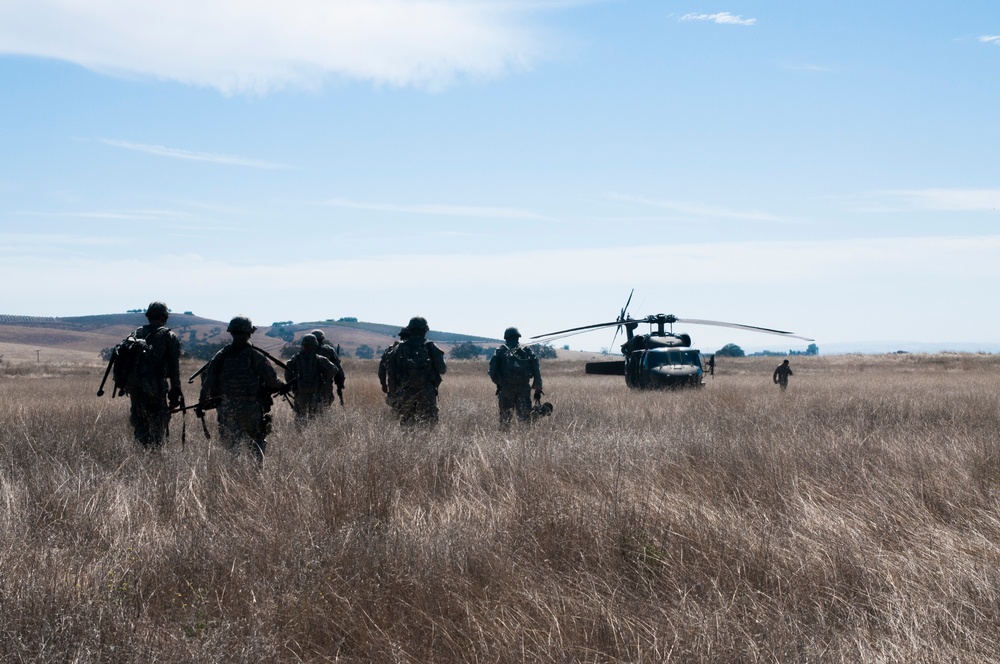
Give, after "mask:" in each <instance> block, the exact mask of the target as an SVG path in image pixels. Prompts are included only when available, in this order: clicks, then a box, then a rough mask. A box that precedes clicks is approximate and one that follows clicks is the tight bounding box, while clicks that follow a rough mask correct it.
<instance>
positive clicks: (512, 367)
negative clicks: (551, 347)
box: [503, 346, 534, 382]
mask: <svg viewBox="0 0 1000 664" xmlns="http://www.w3.org/2000/svg"><path fill="white" fill-rule="evenodd" d="M504 348H507V347H506V346H504ZM532 359H533V358H532V356H531V351H530V350H528V349H527V348H525V347H523V346H518V347H517V348H507V352H506V353H504V366H503V377H504V379H505V380H508V381H517V382H520V381H525V380H528V379H530V378H531V377H532V376H533V375H534V371H533V366H532Z"/></svg>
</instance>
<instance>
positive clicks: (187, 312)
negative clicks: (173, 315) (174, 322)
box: [184, 311, 194, 316]
mask: <svg viewBox="0 0 1000 664" xmlns="http://www.w3.org/2000/svg"><path fill="white" fill-rule="evenodd" d="M184 315H185V316H194V312H193V311H185V312H184Z"/></svg>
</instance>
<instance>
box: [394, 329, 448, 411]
mask: <svg viewBox="0 0 1000 664" xmlns="http://www.w3.org/2000/svg"><path fill="white" fill-rule="evenodd" d="M406 329H407V331H408V332H409V335H410V336H409V338H408V339H406V341H402V342H400V343H399V345H398V346H396V349H395V350H394V351H392V354H391V357H390V359H389V361H388V362H387V366H386V380H387V384H388V385H394V386H395V394H394V395H390V396H391V397H392V399H393V401H394V402H395V404H396V408H395V410H396V413H397V414H398V415H399V421H400V422H401V423H402V424H415V423H421V422H425V423H431V424H433V423H435V422H437V420H438V405H437V397H438V386H439V385H440V384H441V376H442V375H443V374H444V373H445V371H447V366H446V365H445V361H444V351H442V350H441V349H440V348H438V347H437V346H436V345H435V344H434V343H433V342H431V341H427V339H426V338H425V335H426V334H427V332H428V330H429V328H428V326H427V321H426V320H424V319H423V318H421V317H414V318H411V319H410V324H409V325H407V326H406ZM390 405H391V404H390Z"/></svg>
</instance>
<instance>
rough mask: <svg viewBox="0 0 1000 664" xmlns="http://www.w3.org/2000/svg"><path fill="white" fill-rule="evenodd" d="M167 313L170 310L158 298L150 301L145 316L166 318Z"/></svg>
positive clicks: (150, 318)
mask: <svg viewBox="0 0 1000 664" xmlns="http://www.w3.org/2000/svg"><path fill="white" fill-rule="evenodd" d="M169 315H170V310H169V309H167V305H166V304H165V303H163V302H160V301H159V300H157V301H156V302H150V303H149V306H148V307H146V318H148V319H149V320H167V317H168V316H169Z"/></svg>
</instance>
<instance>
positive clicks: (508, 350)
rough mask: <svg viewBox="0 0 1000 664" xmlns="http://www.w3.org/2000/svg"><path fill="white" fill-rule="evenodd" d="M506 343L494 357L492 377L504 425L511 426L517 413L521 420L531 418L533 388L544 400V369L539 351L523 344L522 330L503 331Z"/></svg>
mask: <svg viewBox="0 0 1000 664" xmlns="http://www.w3.org/2000/svg"><path fill="white" fill-rule="evenodd" d="M503 338H504V345H503V346H500V347H499V348H497V349H496V351H495V352H494V353H493V357H492V358H490V369H489V374H490V379H491V380H492V381H493V383H494V384H495V385H496V386H497V410H498V412H499V417H500V427H501V428H502V429H506V428H508V427H509V426H510V423H511V420H512V419H513V416H514V414H515V413H516V414H517V419H518V420H520V421H521V422H529V421H531V392H532V390H534V393H535V401H536V402H539V403H540V402H541V400H542V394H544V393H543V392H542V372H541V369H540V367H539V362H538V358H537V357H536V356H535V353H534V352H533V351H532V350H531V349H530V348H528V347H526V346H521V345H520V339H521V333H520V332H519V331H518V329H517V328H516V327H508V328H507V329H506V330H504V333H503Z"/></svg>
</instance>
